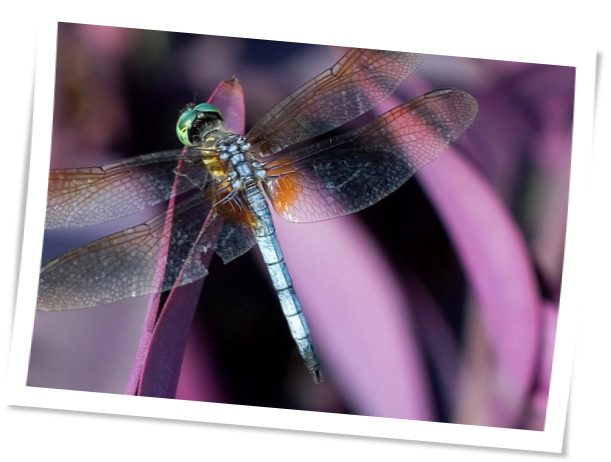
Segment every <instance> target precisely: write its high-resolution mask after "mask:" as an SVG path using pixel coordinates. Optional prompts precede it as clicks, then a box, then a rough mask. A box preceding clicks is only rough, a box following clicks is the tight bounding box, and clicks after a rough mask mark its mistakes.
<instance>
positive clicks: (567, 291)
mask: <svg viewBox="0 0 611 462" xmlns="http://www.w3.org/2000/svg"><path fill="white" fill-rule="evenodd" d="M194 8H195V7H194ZM198 8H201V9H202V10H205V9H206V7H205V6H203V5H200V6H199V7H198ZM103 13H104V12H101V11H97V12H96V13H95V14H89V15H87V14H85V15H82V14H80V15H79V14H75V11H67V12H64V13H63V14H61V15H60V14H58V13H57V12H56V11H50V12H46V13H45V14H44V15H41V21H40V22H39V27H38V32H37V33H38V36H39V40H38V57H37V66H36V73H37V79H36V98H35V105H34V133H33V138H32V154H31V169H30V177H29V183H30V189H29V191H28V200H27V208H26V226H25V231H24V240H23V243H24V245H23V255H22V264H21V274H22V275H23V277H21V278H20V284H19V297H18V302H17V310H16V313H15V325H14V330H13V344H12V352H11V353H12V356H11V364H10V376H9V379H10V381H9V382H8V388H7V392H8V394H7V396H8V398H9V402H10V403H11V404H17V405H24V406H37V407H49V408H59V409H70V410H86V411H93V412H102V413H116V414H127V415H139V416H149V417H165V418H170V419H180V420H194V421H199V420H205V421H207V422H218V423H234V424H241V425H253V426H266V427H271V428H278V426H279V424H278V423H279V422H281V423H282V424H281V425H282V426H281V428H288V429H300V430H310V431H317V432H330V433H342V434H354V435H369V436H381V437H386V438H409V439H413V440H421V441H438V442H446V443H458V444H468V445H485V446H496V447H504V448H514V449H530V450H538V451H554V452H555V451H559V450H560V449H561V442H562V435H563V426H564V417H565V409H566V404H567V400H568V385H569V379H570V373H571V362H572V351H573V345H574V339H575V332H576V325H577V311H578V310H577V309H576V308H577V307H579V306H580V305H581V304H582V303H583V301H582V295H583V291H582V290H580V288H582V287H583V285H584V278H585V275H584V273H583V271H582V268H584V267H586V266H587V265H588V262H587V261H586V259H585V252H583V251H582V250H583V249H582V248H581V247H580V241H581V245H582V246H583V244H582V241H583V238H584V236H585V234H586V232H587V229H586V225H587V223H588V218H587V216H586V213H587V210H588V207H587V203H588V190H589V176H590V167H589V163H590V155H589V154H590V139H591V138H590V137H591V131H590V130H591V126H590V122H591V114H592V113H593V85H592V84H593V81H594V57H593V54H592V53H590V54H588V53H586V51H587V50H584V49H581V50H578V49H576V47H575V48H573V47H570V46H568V45H566V46H558V47H557V48H554V47H551V46H549V45H550V44H549V43H545V48H540V47H536V46H530V47H528V48H525V49H522V48H520V47H516V48H515V49H513V48H509V49H499V50H490V49H489V50H488V51H485V52H483V53H482V52H480V51H477V52H469V53H465V52H463V51H461V50H463V49H464V48H462V47H463V46H464V43H461V42H460V41H459V40H455V41H443V40H441V41H437V42H435V41H434V40H433V41H428V42H427V44H426V49H423V48H422V46H421V41H419V42H418V44H419V49H418V50H417V51H420V52H426V53H432V54H444V55H457V56H473V57H479V58H491V59H504V60H518V61H528V62H539V63H545V64H561V65H571V66H577V68H578V73H577V97H576V102H577V104H576V110H575V119H576V121H577V123H576V126H575V132H574V139H573V159H572V169H571V193H570V205H569V224H568V228H567V251H566V259H565V270H564V278H563V293H562V301H561V315H560V318H559V325H558V338H557V344H556V352H555V356H556V360H555V361H554V370H553V378H552V388H551V390H550V404H549V407H548V418H547V425H546V430H545V431H544V432H528V431H520V430H508V429H495V428H486V427H469V426H461V425H454V424H452V425H449V424H438V423H431V422H414V421H401V420H393V419H380V418H372V417H360V416H345V415H336V414H319V413H310V412H299V411H287V410H278V409H266V408H250V407H240V406H228V405H220V404H212V403H194V402H181V401H173V400H158V399H152V398H133V397H127V396H119V395H104V394H94V393H83V392H74V391H66V390H49V389H37V388H27V387H25V386H24V384H25V377H26V374H27V364H28V357H29V348H30V342H31V333H32V325H33V319H34V310H32V309H30V308H29V307H32V306H34V305H35V301H34V299H35V293H36V280H35V277H32V275H36V274H37V273H38V267H39V258H40V254H41V246H42V226H43V216H44V198H45V194H46V191H45V190H44V189H45V188H44V187H41V186H42V185H45V184H46V174H47V165H48V160H49V152H50V140H51V124H50V123H49V122H50V121H51V120H52V98H53V79H54V60H55V33H54V25H55V23H56V21H57V20H58V19H60V18H59V16H61V20H62V21H74V22H84V23H92V24H106V25H115V26H125V27H138V28H152V29H164V30H174V31H183V32H193V33H198V32H199V33H206V34H219V35H234V36H245V37H256V38H266V39H276V40H292V41H305V42H312V43H324V44H337V45H347V44H348V45H362V46H369V47H378V48H389V49H408V48H409V34H410V33H413V31H409V30H406V31H405V33H404V35H405V36H406V38H405V39H404V40H405V41H404V42H403V41H402V42H397V41H396V38H394V37H391V36H390V34H387V35H388V36H385V35H382V34H380V35H375V34H373V35H372V34H361V37H360V40H359V38H358V37H357V38H354V37H352V38H351V39H350V40H348V39H345V38H344V37H343V36H342V37H341V38H338V36H337V35H335V36H333V37H331V38H329V37H328V36H326V35H324V32H325V31H329V30H332V29H333V28H332V27H326V28H325V27H321V28H316V30H315V31H310V32H307V31H306V32H305V35H303V32H296V31H287V30H282V29H280V28H263V29H259V28H257V29H255V31H254V32H253V31H252V29H251V30H250V31H249V30H246V29H235V28H234V29H233V31H232V30H231V27H229V25H228V24H227V22H226V21H214V20H212V21H203V22H202V21H194V20H193V19H190V18H188V17H187V18H185V15H181V16H180V18H178V19H175V18H173V17H163V18H162V19H161V23H160V22H159V19H151V18H149V17H148V16H145V15H137V13H136V16H133V17H130V18H129V19H126V18H125V17H124V16H122V15H116V16H114V17H112V16H111V17H110V18H107V19H104V16H103ZM221 13H222V12H221ZM435 13H440V12H439V11H431V13H430V15H431V17H429V18H423V20H432V19H435ZM213 14H214V15H218V14H219V8H217V9H215V11H214V12H213ZM225 14H226V15H228V16H229V15H231V11H228V12H225ZM201 15H202V16H201V18H204V17H205V15H206V12H205V11H202V12H201ZM107 16H108V14H107ZM186 16H189V15H186ZM328 19H329V18H327V20H328ZM185 20H190V21H191V22H185ZM321 21H322V22H326V21H325V18H321ZM433 23H434V24H436V25H437V28H439V23H435V22H433ZM235 30H239V31H240V33H236V32H235ZM312 33H315V34H316V35H315V36H314V37H315V39H314V38H313V36H312ZM433 38H434V37H433ZM389 39H390V42H389V41H388V40H389ZM393 40H395V41H393ZM399 43H401V44H402V45H399ZM403 44H404V45H403ZM469 49H471V48H469ZM516 50H519V51H516ZM202 416H205V418H203V419H202Z"/></svg>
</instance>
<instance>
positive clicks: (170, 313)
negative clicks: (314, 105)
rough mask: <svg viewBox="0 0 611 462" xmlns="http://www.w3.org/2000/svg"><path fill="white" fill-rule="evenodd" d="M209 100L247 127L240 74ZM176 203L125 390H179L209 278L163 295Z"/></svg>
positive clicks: (162, 394)
mask: <svg viewBox="0 0 611 462" xmlns="http://www.w3.org/2000/svg"><path fill="white" fill-rule="evenodd" d="M208 102H210V103H212V104H215V105H216V106H217V107H218V108H219V109H220V110H221V112H222V113H223V114H224V115H225V120H226V123H227V126H228V128H229V129H232V130H242V131H243V129H244V101H243V93H242V88H241V87H240V85H239V84H238V82H237V79H230V80H227V81H225V82H222V83H221V84H220V85H219V86H218V87H217V89H216V90H215V91H214V93H213V95H212V97H211V98H210V100H209V101H208ZM174 207H175V198H172V199H171V200H170V203H169V206H168V212H167V218H166V226H165V229H164V241H163V243H162V245H161V251H160V255H159V264H158V270H157V272H158V274H157V276H158V277H157V278H156V287H157V289H156V290H155V292H157V293H154V294H153V295H152V296H151V300H150V302H149V308H148V310H147V314H146V319H145V323H144V328H143V331H142V335H141V337H140V344H139V346H138V352H137V354H136V359H135V361H134V366H133V368H132V372H131V374H130V379H129V382H128V385H127V389H126V392H125V393H126V394H131V395H139V396H153V397H159V398H174V397H175V395H176V388H177V386H178V378H179V375H180V370H181V365H182V361H183V356H184V353H185V349H186V347H187V338H188V333H189V329H190V327H191V323H192V321H193V316H194V314H195V309H196V308H197V302H198V299H199V294H200V292H201V288H202V286H203V283H204V280H203V279H200V280H198V281H196V282H194V283H191V284H187V285H184V286H179V287H175V288H174V289H172V290H171V291H170V294H169V296H168V298H167V300H166V301H165V303H162V302H161V298H162V297H161V294H160V293H158V292H159V286H160V285H161V284H162V282H163V275H164V272H165V265H166V261H167V258H168V245H169V235H170V231H171V226H172V219H173V212H174ZM211 220H212V217H211V216H209V217H208V219H207V221H206V225H204V227H206V226H208V224H209V223H211ZM220 224H221V223H220V222H218V221H216V222H214V223H212V224H211V226H212V228H211V229H209V230H208V231H209V232H210V233H211V236H216V237H218V232H219V231H220ZM216 237H214V240H216ZM211 257H212V250H209V251H208V252H206V253H205V255H202V262H203V263H204V265H205V266H206V267H207V266H208V264H209V262H210V258H211ZM203 393H204V394H205V392H203Z"/></svg>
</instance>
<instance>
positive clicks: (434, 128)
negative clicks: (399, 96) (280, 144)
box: [265, 88, 477, 222]
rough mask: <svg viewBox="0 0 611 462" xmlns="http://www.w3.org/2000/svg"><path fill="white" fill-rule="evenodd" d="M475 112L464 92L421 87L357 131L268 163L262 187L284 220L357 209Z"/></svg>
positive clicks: (452, 136)
mask: <svg viewBox="0 0 611 462" xmlns="http://www.w3.org/2000/svg"><path fill="white" fill-rule="evenodd" d="M476 114H477V102H476V101H475V99H474V98H473V97H472V96H471V95H469V94H468V93H466V92H464V91H460V90H456V89H452V88H445V89H440V90H436V91H433V92H430V93H427V94H425V95H423V96H420V97H419V98H416V99H414V100H412V101H410V102H409V103H406V104H403V105H401V106H399V107H396V108H395V109H393V110H391V111H389V112H386V113H385V114H382V115H381V116H379V117H378V118H376V119H375V120H373V121H372V122H370V123H368V124H366V125H363V126H362V127H359V128H358V129H356V130H353V131H350V132H348V133H345V134H342V135H340V136H337V137H334V138H331V139H328V140H324V141H322V142H319V143H317V144H314V145H311V146H308V147H305V148H303V149H300V150H297V151H294V152H291V153H289V154H287V155H286V156H283V157H282V158H280V159H275V160H273V161H270V162H268V163H267V164H265V169H266V171H267V175H268V180H267V182H266V189H267V193H268V195H269V196H270V198H271V201H272V204H273V205H274V208H275V209H276V211H277V212H278V213H279V214H280V215H281V216H282V217H283V218H284V219H286V220H289V221H294V222H313V221H320V220H326V219H329V218H334V217H338V216H342V215H346V214H349V213H353V212H357V211H359V210H362V209H364V208H366V207H368V206H370V205H372V204H374V203H375V202H377V201H379V200H380V199H382V198H384V197H386V196H387V195H388V194H390V193H391V192H393V191H394V190H395V189H397V188H398V187H399V186H401V185H402V184H403V183H404V182H405V181H407V179H408V178H410V177H411V176H412V175H413V174H414V173H416V172H417V171H418V170H419V169H420V168H422V167H423V166H425V165H426V164H428V163H429V162H431V161H432V160H433V159H435V157H436V156H437V154H438V153H439V152H441V151H442V150H444V149H445V148H446V147H447V146H448V144H449V143H450V142H451V141H455V140H456V139H457V138H458V137H459V136H460V135H461V134H462V133H463V132H464V130H465V129H466V128H467V127H468V126H469V125H471V123H472V122H473V119H474V118H475V115H476Z"/></svg>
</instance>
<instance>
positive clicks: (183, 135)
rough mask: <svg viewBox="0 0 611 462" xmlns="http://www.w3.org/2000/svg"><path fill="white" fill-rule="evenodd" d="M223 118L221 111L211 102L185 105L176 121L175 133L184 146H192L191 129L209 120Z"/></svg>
mask: <svg viewBox="0 0 611 462" xmlns="http://www.w3.org/2000/svg"><path fill="white" fill-rule="evenodd" d="M218 120H221V121H222V120H223V116H222V114H221V111H219V109H218V108H217V107H216V106H214V105H213V104H208V103H202V104H198V105H197V106H194V107H187V109H186V110H185V112H183V113H182V114H181V115H180V117H179V118H178V122H177V123H176V134H177V135H178V139H179V140H180V142H181V143H182V144H184V145H185V146H193V143H192V142H191V139H192V137H193V135H194V133H193V131H194V130H193V129H194V128H196V127H201V126H202V125H204V124H206V123H210V122H211V121H215V122H216V121H218Z"/></svg>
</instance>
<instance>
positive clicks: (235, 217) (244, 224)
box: [214, 195, 256, 263]
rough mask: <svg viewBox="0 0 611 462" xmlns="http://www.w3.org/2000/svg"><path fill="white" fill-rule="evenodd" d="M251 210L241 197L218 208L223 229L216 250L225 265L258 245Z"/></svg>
mask: <svg viewBox="0 0 611 462" xmlns="http://www.w3.org/2000/svg"><path fill="white" fill-rule="evenodd" d="M249 210H250V209H249V208H248V207H247V206H246V204H245V203H244V200H243V198H242V197H241V196H239V195H238V196H236V197H235V198H233V199H232V200H231V201H230V202H228V203H226V204H223V205H221V206H219V207H218V213H219V215H221V216H223V227H222V228H221V232H220V235H219V238H218V241H217V244H216V247H215V249H214V250H215V252H216V253H217V255H218V256H219V257H221V258H222V259H223V262H225V263H229V262H230V261H232V260H234V259H235V258H238V257H239V256H241V255H244V254H245V253H246V252H248V251H249V250H250V249H251V248H252V247H253V246H254V245H255V244H256V240H255V236H254V234H253V231H252V226H251V223H252V219H251V218H250V212H249Z"/></svg>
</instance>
